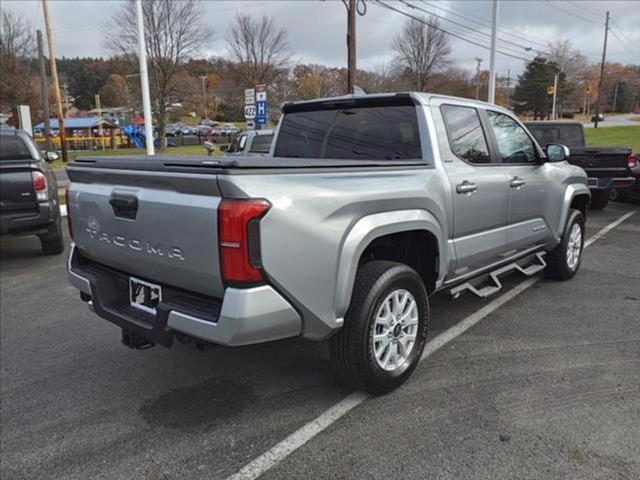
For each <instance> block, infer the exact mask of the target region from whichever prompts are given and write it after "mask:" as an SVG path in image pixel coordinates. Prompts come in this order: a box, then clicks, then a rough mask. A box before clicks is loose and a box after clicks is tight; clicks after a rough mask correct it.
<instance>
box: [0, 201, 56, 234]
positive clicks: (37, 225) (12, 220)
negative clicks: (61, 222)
mask: <svg viewBox="0 0 640 480" xmlns="http://www.w3.org/2000/svg"><path fill="white" fill-rule="evenodd" d="M58 215H59V213H58V208H57V205H56V206H53V207H52V206H51V204H49V203H43V204H40V205H39V206H38V209H37V210H32V211H27V212H15V213H3V214H1V215H0V234H2V235H6V234H14V233H15V234H21V233H30V232H34V231H38V230H40V229H44V228H47V227H48V226H49V224H51V222H53V221H54V220H55V219H56V218H57V217H58Z"/></svg>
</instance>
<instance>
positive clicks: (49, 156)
mask: <svg viewBox="0 0 640 480" xmlns="http://www.w3.org/2000/svg"><path fill="white" fill-rule="evenodd" d="M44 159H45V160H46V161H47V162H55V161H56V160H59V159H60V154H59V153H58V152H54V151H53V150H47V151H46V152H44Z"/></svg>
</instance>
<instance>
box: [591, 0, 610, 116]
mask: <svg viewBox="0 0 640 480" xmlns="http://www.w3.org/2000/svg"><path fill="white" fill-rule="evenodd" d="M608 35H609V10H607V16H606V19H605V22H604V47H603V48H602V64H601V65H600V82H599V83H598V99H597V100H596V118H595V122H594V123H593V128H598V120H599V119H598V117H599V116H600V99H601V98H602V88H603V87H604V62H605V59H606V58H607V36H608Z"/></svg>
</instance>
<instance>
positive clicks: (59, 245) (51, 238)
mask: <svg viewBox="0 0 640 480" xmlns="http://www.w3.org/2000/svg"><path fill="white" fill-rule="evenodd" d="M61 222H62V221H61V219H60V215H58V219H57V220H56V221H55V222H53V225H52V226H51V227H49V233H47V234H45V235H40V245H41V246H42V252H43V253H44V254H45V255H58V254H60V253H62V252H64V239H63V236H62V223H61Z"/></svg>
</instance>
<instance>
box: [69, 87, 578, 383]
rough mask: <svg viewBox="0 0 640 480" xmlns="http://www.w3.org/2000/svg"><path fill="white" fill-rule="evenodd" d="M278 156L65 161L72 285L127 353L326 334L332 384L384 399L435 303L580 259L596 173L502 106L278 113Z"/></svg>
mask: <svg viewBox="0 0 640 480" xmlns="http://www.w3.org/2000/svg"><path fill="white" fill-rule="evenodd" d="M485 134H486V135H485ZM273 152H274V154H273V157H269V158H264V157H226V158H219V159H210V158H209V157H205V158H204V159H203V158H197V157H194V158H187V157H171V156H161V157H155V158H153V159H149V158H146V157H143V156H133V157H128V158H127V157H88V158H82V159H78V160H76V162H74V163H71V164H70V165H69V166H68V167H67V172H68V175H69V178H70V180H71V183H70V186H69V198H70V203H69V212H70V218H71V224H72V226H73V232H74V239H73V242H74V243H73V244H72V246H71V250H70V255H69V259H68V268H69V280H70V281H71V283H72V284H73V285H74V286H75V287H76V288H78V289H79V290H80V292H81V294H80V297H81V299H82V300H84V301H86V302H91V304H90V305H91V308H92V309H93V310H94V311H95V312H96V313H97V314H98V315H99V316H101V317H103V318H104V319H106V320H108V321H110V322H112V323H114V324H115V325H117V326H118V327H120V328H121V329H122V340H123V343H124V344H125V345H127V346H129V347H132V348H146V347H150V346H153V345H154V344H160V345H164V346H170V345H171V344H172V343H173V341H174V339H177V340H179V341H181V342H189V341H192V342H194V343H196V344H202V343H204V342H211V343H215V344H220V345H227V346H235V345H249V344H255V343H261V342H267V341H273V340H279V339H284V338H289V337H298V336H302V337H304V338H307V339H310V340H325V339H330V349H331V357H332V362H333V364H334V366H335V369H336V372H337V373H338V375H339V376H340V378H342V379H343V380H344V381H345V382H346V383H347V384H349V385H351V386H352V387H355V388H358V389H364V390H367V391H370V392H374V393H381V392H386V391H389V390H391V389H393V388H395V387H397V386H398V385H400V384H401V383H402V382H404V381H405V380H406V379H407V378H408V377H409V375H410V374H411V372H412V371H413V370H414V369H415V367H416V366H417V364H418V361H419V359H420V357H421V355H422V351H423V348H424V345H425V340H426V335H427V328H428V324H429V321H430V318H429V295H431V294H433V293H435V292H439V291H446V292H449V293H451V294H452V295H460V294H461V293H462V292H465V291H468V292H471V293H475V294H476V295H478V296H481V297H485V296H487V295H490V294H491V293H494V292H496V291H498V290H499V289H500V287H501V284H500V282H499V280H498V275H500V274H503V273H505V272H507V271H510V270H516V271H519V272H522V273H523V274H525V275H533V274H534V273H536V272H540V271H542V270H546V272H547V274H548V275H549V276H551V277H553V278H557V279H560V280H568V279H570V278H572V277H573V276H574V275H575V274H576V272H577V271H578V268H579V266H580V261H581V258H582V252H583V245H584V236H585V218H586V215H587V211H588V205H589V198H590V193H589V188H588V186H587V176H586V175H585V173H584V171H583V170H582V169H581V168H579V167H577V166H574V165H571V164H569V163H568V162H566V161H565V160H566V158H567V156H568V148H567V147H565V146H563V145H560V144H549V145H547V147H546V149H545V150H543V149H541V148H540V147H539V146H538V144H537V143H536V141H535V139H534V138H533V137H532V136H531V135H530V133H529V132H528V131H527V130H526V128H525V127H524V126H523V125H522V124H521V123H520V122H519V121H518V119H517V118H516V117H515V116H514V115H513V114H512V113H511V112H509V111H507V110H505V109H503V108H500V107H498V106H496V105H489V104H486V103H482V102H477V101H472V100H467V99H461V98H454V97H446V96H439V95H431V94H426V93H409V94H407V93H401V94H380V95H348V96H345V97H337V98H330V99H318V100H313V101H307V102H299V103H289V104H285V105H284V106H283V118H282V121H281V123H280V126H279V128H278V130H277V132H276V136H275V139H274V146H273ZM169 172H170V175H169V174H168V173H169ZM98 180H99V181H98ZM130 185H135V189H132V188H130V187H129V186H130ZM487 279H488V280H487ZM79 328H82V327H80V326H79Z"/></svg>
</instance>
